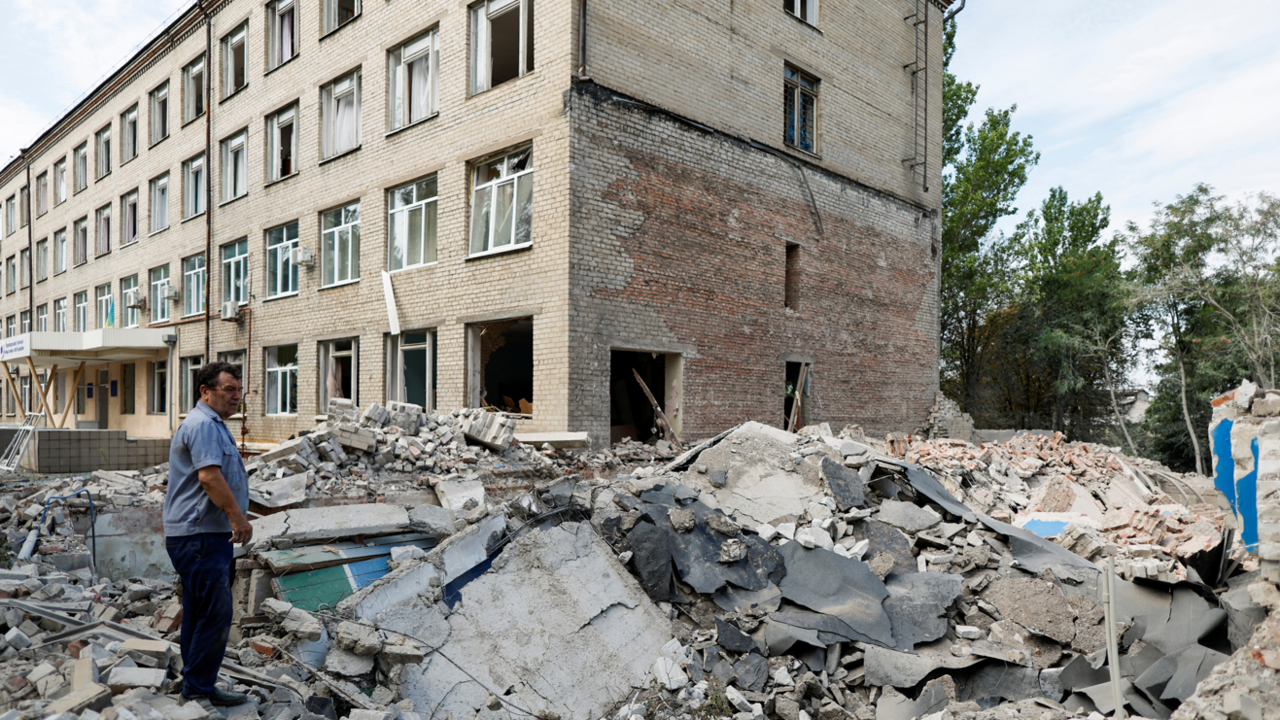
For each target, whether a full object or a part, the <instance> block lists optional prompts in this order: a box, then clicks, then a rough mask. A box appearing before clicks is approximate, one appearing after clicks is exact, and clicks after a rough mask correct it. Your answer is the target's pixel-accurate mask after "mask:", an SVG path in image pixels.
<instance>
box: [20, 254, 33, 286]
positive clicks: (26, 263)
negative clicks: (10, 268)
mask: <svg viewBox="0 0 1280 720" xmlns="http://www.w3.org/2000/svg"><path fill="white" fill-rule="evenodd" d="M30 286H31V250H30V249H29V248H23V249H21V250H19V251H18V287H19V288H22V289H26V288H28V287H30Z"/></svg>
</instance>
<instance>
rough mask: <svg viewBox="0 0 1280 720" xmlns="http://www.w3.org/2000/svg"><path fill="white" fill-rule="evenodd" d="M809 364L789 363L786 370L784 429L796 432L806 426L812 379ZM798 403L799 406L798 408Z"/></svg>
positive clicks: (783, 410) (783, 406) (783, 405)
mask: <svg viewBox="0 0 1280 720" xmlns="http://www.w3.org/2000/svg"><path fill="white" fill-rule="evenodd" d="M810 367H811V366H810V365H809V363H799V362H789V363H787V370H786V384H785V387H784V394H783V401H782V427H783V428H784V429H786V430H789V431H791V432H795V431H796V430H799V429H800V428H802V427H804V426H805V420H804V418H805V416H806V415H807V412H806V411H807V410H808V408H807V407H805V405H807V404H808V400H809V390H810V382H809V381H810V378H809V369H810ZM797 401H799V402H798V406H797Z"/></svg>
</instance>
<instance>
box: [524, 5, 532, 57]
mask: <svg viewBox="0 0 1280 720" xmlns="http://www.w3.org/2000/svg"><path fill="white" fill-rule="evenodd" d="M524 25H525V28H526V32H525V38H524V55H525V57H524V71H525V72H526V73H531V72H533V0H528V1H527V2H526V3H525V18H524Z"/></svg>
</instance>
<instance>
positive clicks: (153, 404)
mask: <svg viewBox="0 0 1280 720" xmlns="http://www.w3.org/2000/svg"><path fill="white" fill-rule="evenodd" d="M149 365H150V369H151V373H150V382H149V383H148V385H149V386H150V387H148V393H147V394H148V398H147V412H149V413H153V414H157V415H160V414H163V413H165V412H167V411H168V409H169V362H168V361H167V360H156V361H154V362H152V363H149ZM78 402H79V401H78V400H77V403H78ZM77 412H84V410H83V409H78V410H77Z"/></svg>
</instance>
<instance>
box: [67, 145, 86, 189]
mask: <svg viewBox="0 0 1280 720" xmlns="http://www.w3.org/2000/svg"><path fill="white" fill-rule="evenodd" d="M71 156H72V158H73V159H74V161H75V162H74V165H73V167H72V170H73V171H74V172H75V178H73V179H74V181H75V192H80V191H81V190H84V189H85V188H87V187H89V143H81V144H80V146H79V147H77V148H76V149H75V150H73V151H72V155H71Z"/></svg>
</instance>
